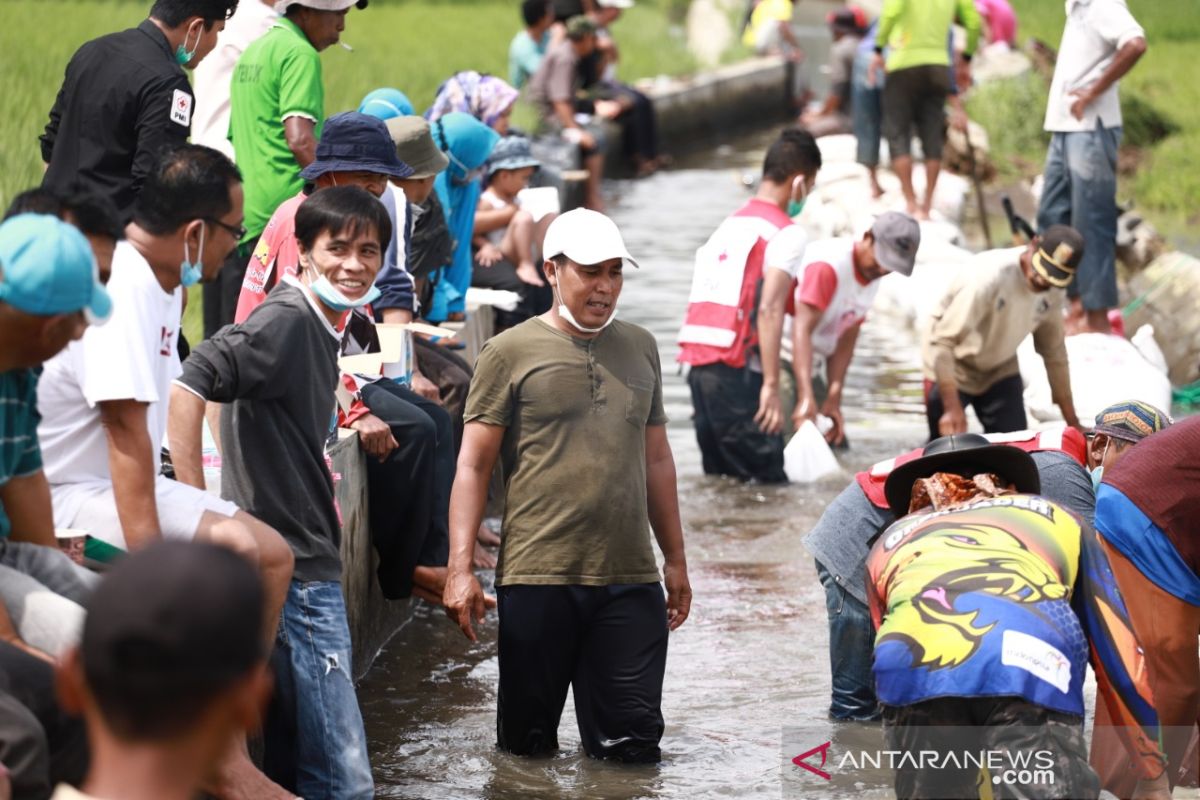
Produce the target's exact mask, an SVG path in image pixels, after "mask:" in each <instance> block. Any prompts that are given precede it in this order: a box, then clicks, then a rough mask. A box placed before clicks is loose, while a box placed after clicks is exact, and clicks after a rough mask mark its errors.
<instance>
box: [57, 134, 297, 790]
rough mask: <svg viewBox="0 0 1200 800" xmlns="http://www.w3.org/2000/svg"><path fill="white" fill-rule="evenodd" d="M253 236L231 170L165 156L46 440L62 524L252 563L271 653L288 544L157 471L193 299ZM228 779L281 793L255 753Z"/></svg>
mask: <svg viewBox="0 0 1200 800" xmlns="http://www.w3.org/2000/svg"><path fill="white" fill-rule="evenodd" d="M244 233H245V229H244V228H242V186H241V178H240V177H239V175H238V172H237V168H236V167H234V165H233V162H231V161H230V160H229V159H228V158H226V157H225V156H223V155H221V154H220V153H218V152H217V151H215V150H212V149H210V148H207V147H201V146H199V145H185V146H182V147H179V148H177V149H175V150H171V151H168V152H166V153H165V154H164V155H162V156H161V157H160V158H159V160H158V162H157V163H156V164H155V165H154V167H153V169H152V170H151V172H150V174H149V175H148V176H147V178H146V182H145V184H144V186H143V188H142V191H141V193H140V194H139V195H138V199H137V202H136V204H135V205H134V210H133V221H132V222H130V223H129V225H128V226H127V227H126V228H125V241H123V242H120V243H119V244H118V245H117V247H116V250H115V252H114V254H113V265H112V277H111V278H110V279H109V283H108V287H107V288H108V292H109V295H110V296H111V297H112V302H113V313H112V316H111V317H110V319H109V320H108V323H107V324H105V325H104V326H103V327H92V328H90V329H89V330H88V331H87V333H85V334H84V336H83V338H82V339H81V340H80V341H77V342H72V343H71V344H70V345H69V346H68V347H67V348H66V349H65V350H63V351H62V352H61V353H59V354H58V355H57V356H55V357H54V358H53V359H51V360H49V361H47V362H46V366H45V371H44V372H43V373H42V377H41V380H40V382H39V384H38V411H39V412H40V413H41V415H42V421H41V424H40V425H39V426H38V436H39V438H40V439H41V442H42V456H43V461H44V463H45V472H46V477H47V479H48V480H49V482H50V495H51V501H52V503H53V506H54V521H55V525H56V526H57V527H59V528H78V529H83V530H86V531H87V532H88V533H90V534H91V535H92V536H94V537H96V538H98V539H100V540H102V541H105V542H107V543H109V544H111V545H114V546H116V547H120V548H123V549H125V550H129V551H134V550H138V549H141V548H143V547H145V546H147V545H150V544H152V543H154V542H157V541H159V540H161V539H184V540H188V539H196V540H205V541H209V542H212V543H214V544H220V545H224V546H226V547H229V548H230V549H232V550H234V551H236V552H238V553H240V554H242V555H244V556H245V557H246V558H248V559H250V560H251V561H252V562H254V563H255V564H257V566H258V569H259V572H260V574H261V575H262V579H263V584H264V586H265V588H266V600H267V602H266V604H265V607H264V612H263V613H264V615H265V617H264V619H265V622H264V625H265V628H264V630H265V631H267V632H268V635H269V637H270V639H269V640H268V642H266V643H265V644H266V645H267V646H269V642H270V641H273V639H274V632H275V629H276V627H277V625H278V622H279V613H280V609H282V607H283V601H284V599H285V597H286V595H287V589H288V585H289V583H290V581H291V576H292V561H293V559H292V552H291V548H289V547H288V545H287V543H286V542H284V540H283V538H282V537H281V536H280V535H279V534H278V533H277V532H276V531H275V530H273V529H272V528H270V527H269V526H267V525H265V524H264V523H262V522H260V521H259V520H257V519H255V518H253V517H251V516H250V515H249V514H247V513H245V512H244V511H241V510H239V509H238V507H237V506H235V505H234V504H233V503H230V502H228V501H225V500H222V499H221V498H219V497H217V496H216V495H214V494H210V493H208V492H204V491H201V490H199V489H195V488H193V487H191V486H187V485H185V484H183V483H178V482H176V481H173V480H170V479H169V478H166V477H164V476H162V475H161V474H160V471H159V467H160V460H159V453H160V448H161V445H162V443H163V441H164V437H165V434H166V422H167V398H168V397H169V396H170V386H171V381H172V380H174V379H175V378H176V377H178V375H179V374H180V372H181V368H180V364H179V354H178V352H177V351H176V343H177V342H178V340H179V326H180V321H181V316H182V301H183V290H184V289H185V288H187V287H189V286H192V285H194V284H195V283H197V282H199V281H201V280H212V279H213V277H215V276H216V274H217V272H218V271H219V270H220V269H221V266H222V264H223V263H224V261H225V258H226V257H227V256H228V254H229V252H230V251H231V250H233V249H234V247H236V245H237V243H238V240H239V239H240V238H241V237H242V235H243V234H244ZM193 259H194V260H193ZM221 779H222V781H223V783H224V784H225V786H222V787H220V788H228V786H230V785H237V786H238V788H239V789H241V790H244V791H248V792H252V793H253V796H260V797H270V798H274V797H280V796H283V795H280V794H279V792H280V791H281V790H280V789H279V787H277V786H274V785H273V784H271V783H270V782H269V781H267V779H266V778H265V776H263V775H262V774H261V773H259V772H257V770H254V768H253V766H252V765H251V764H250V762H249V759H248V758H247V757H246V756H245V755H244V754H243V755H242V756H241V758H240V759H238V758H237V757H236V756H235V757H233V758H231V760H230V763H228V764H227V765H226V769H225V770H224V772H223V774H222V776H221Z"/></svg>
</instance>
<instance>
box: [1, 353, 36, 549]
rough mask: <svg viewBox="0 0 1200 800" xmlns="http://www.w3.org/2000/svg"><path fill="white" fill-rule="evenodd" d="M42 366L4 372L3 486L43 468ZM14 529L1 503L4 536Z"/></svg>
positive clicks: (2, 398) (2, 420)
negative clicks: (39, 394)
mask: <svg viewBox="0 0 1200 800" xmlns="http://www.w3.org/2000/svg"><path fill="white" fill-rule="evenodd" d="M40 371H41V370H40V369H38V370H32V369H14V370H9V371H8V372H4V373H0V486H3V485H4V484H6V483H8V482H9V481H10V480H12V479H13V478H24V477H26V476H28V475H33V474H34V473H36V472H38V471H40V470H41V469H42V450H41V448H40V447H38V436H37V427H38V422H40V421H41V419H42V418H41V416H40V415H39V414H38V410H37V384H38V374H39V373H40ZM11 530H12V523H11V522H9V519H8V514H6V513H5V512H4V506H3V505H0V539H3V538H7V537H8V535H9V533H11Z"/></svg>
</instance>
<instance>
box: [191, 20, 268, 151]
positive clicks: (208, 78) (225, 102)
mask: <svg viewBox="0 0 1200 800" xmlns="http://www.w3.org/2000/svg"><path fill="white" fill-rule="evenodd" d="M278 18H279V13H278V12H277V11H275V9H274V8H273V7H272V6H271V5H268V4H266V3H263V2H262V0H242V2H240V3H238V8H237V11H235V12H234V13H233V16H232V17H231V18H230V20H229V21H228V22H226V23H225V30H223V31H221V33H220V34H218V36H217V46H216V47H215V48H213V51H212V52H211V53H209V54H208V55H207V56H206V57H205V59H204V60H203V61H201V62H200V64H199V66H197V67H196V69H195V70H194V71H193V75H194V76H195V78H194V80H193V87H192V91H193V92H194V93H195V95H196V110H195V111H194V112H193V113H192V141H193V142H195V143H196V144H202V145H206V146H207V147H212V148H215V149H217V150H220V151H221V152H222V153H224V154H225V155H227V156H229V157H230V158H233V145H232V144H231V143H230V141H229V83H230V81H231V80H232V79H233V68H234V67H235V66H236V65H237V60H238V59H239V58H241V57H242V53H244V52H245V51H246V48H247V47H249V46H250V44H251V42H253V41H254V40H255V39H257V38H258V37H260V36H262V35H263V34H264V33H266V32H267V31H268V30H269V29H270V28H271V25H272V24H274V22H275V20H276V19H278Z"/></svg>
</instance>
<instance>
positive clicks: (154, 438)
mask: <svg viewBox="0 0 1200 800" xmlns="http://www.w3.org/2000/svg"><path fill="white" fill-rule="evenodd" d="M108 293H109V295H110V296H111V297H112V302H113V313H112V316H111V317H110V318H109V320H108V322H107V323H105V324H104V325H101V326H91V327H89V328H88V329H87V333H85V334H84V335H83V338H82V339H80V340H79V341H77V342H72V343H71V344H70V345H68V346H67V348H66V349H65V350H63V351H62V352H61V353H59V354H58V355H56V356H55V357H54V358H52V359H50V360H49V361H47V362H46V367H45V370H44V371H43V372H42V377H41V380H40V381H39V382H38V411H39V412H40V413H41V415H42V422H41V424H40V425H38V438H39V439H40V440H41V444H42V459H43V461H44V462H45V469H46V477H47V479H48V480H49V481H50V483H51V484H69V483H86V482H93V481H105V482H111V481H112V473H111V472H110V471H109V468H108V440H107V438H106V437H105V434H104V427H103V426H102V425H101V424H100V409H99V408H97V406H96V404H97V403H99V402H102V401H105V400H140V401H141V402H144V403H149V404H150V405H149V408H148V409H147V410H146V422H147V424H148V425H147V426H148V428H149V430H150V443H151V447H152V449H153V457H154V471H155V473H157V472H158V466H159V443H160V442H162V440H163V436H164V435H165V433H166V430H167V398H168V397H169V396H170V387H171V381H173V380H174V379H175V378H176V377H177V376H178V375H179V374H180V373H181V372H182V369H181V367H180V364H179V353H178V352H177V351H176V344H177V341H178V338H179V325H180V318H181V316H182V311H183V305H182V298H183V292H182V290H181V289H176V290H175V291H174V292H171V293H167V292H164V291H163V288H162V286H161V285H160V284H159V282H158V279H157V278H156V277H155V276H154V271H153V270H152V269H151V267H150V264H149V263H147V262H146V259H144V258H142V255H141V253H139V252H138V251H137V250H136V249H134V247H133V245H131V244H130V243H129V242H120V243H119V244H117V249H116V251H115V252H114V253H113V265H112V278H111V279H110V280H109V282H108Z"/></svg>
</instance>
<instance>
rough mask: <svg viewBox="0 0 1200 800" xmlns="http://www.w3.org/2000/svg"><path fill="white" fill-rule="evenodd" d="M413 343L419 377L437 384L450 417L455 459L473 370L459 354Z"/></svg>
mask: <svg viewBox="0 0 1200 800" xmlns="http://www.w3.org/2000/svg"><path fill="white" fill-rule="evenodd" d="M413 344H414V345H415V346H416V353H417V364H418V365H419V366H420V368H421V374H422V375H424V376H425V377H426V378H428V379H429V380H430V381H432V382H433V383H434V384H436V385H437V387H438V396H439V397H441V399H442V407H443V408H445V409H446V412H447V413H448V414H450V425H451V427H452V428H453V429H454V455H455V456H456V457H457V456H458V448H459V447H461V446H462V433H463V412H464V411H466V408H467V391H468V390H469V389H470V388H471V376H472V375H473V374H474V370H472V369H471V365H470V364H468V363H467V361H466V359H464V358H463V357H462V356H460V355H459V354H458V353H455V352H454V351H453V350H449V349H447V348H445V347H439V346H438V345H436V344H434V343H433V342H430V341H429V340H428V339H423V338H421V337H420V336H414V337H413Z"/></svg>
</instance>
